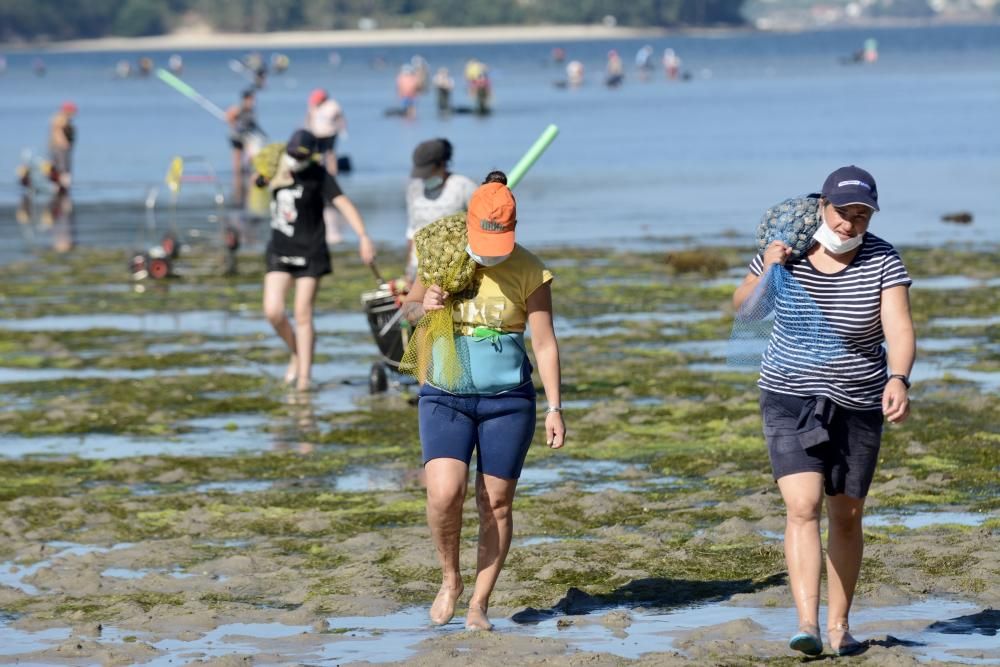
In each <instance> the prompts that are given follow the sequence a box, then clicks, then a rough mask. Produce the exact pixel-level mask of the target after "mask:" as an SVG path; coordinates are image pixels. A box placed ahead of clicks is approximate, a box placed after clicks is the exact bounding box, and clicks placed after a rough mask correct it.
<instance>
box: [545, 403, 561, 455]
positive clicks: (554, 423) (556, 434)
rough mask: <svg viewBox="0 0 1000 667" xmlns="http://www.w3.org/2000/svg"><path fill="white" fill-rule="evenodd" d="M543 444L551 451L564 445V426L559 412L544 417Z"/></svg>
mask: <svg viewBox="0 0 1000 667" xmlns="http://www.w3.org/2000/svg"><path fill="white" fill-rule="evenodd" d="M545 444H546V445H548V446H549V447H551V448H552V449H559V448H560V447H562V446H563V445H565V444H566V424H565V423H564V422H563V418H562V413H561V412H550V413H548V414H546V415H545Z"/></svg>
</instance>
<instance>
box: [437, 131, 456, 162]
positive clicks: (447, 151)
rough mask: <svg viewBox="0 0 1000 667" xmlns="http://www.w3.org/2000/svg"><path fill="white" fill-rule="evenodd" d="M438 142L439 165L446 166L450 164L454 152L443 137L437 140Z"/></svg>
mask: <svg viewBox="0 0 1000 667" xmlns="http://www.w3.org/2000/svg"><path fill="white" fill-rule="evenodd" d="M438 141H440V142H441V163H442V164H447V163H449V162H451V156H452V153H453V152H454V149H453V148H452V146H451V142H450V141H448V140H447V139H445V138H444V137H441V138H440V139H438Z"/></svg>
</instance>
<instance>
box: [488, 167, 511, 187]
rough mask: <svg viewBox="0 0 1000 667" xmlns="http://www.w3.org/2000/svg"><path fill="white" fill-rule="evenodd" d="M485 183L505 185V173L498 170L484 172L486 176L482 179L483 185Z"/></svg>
mask: <svg viewBox="0 0 1000 667" xmlns="http://www.w3.org/2000/svg"><path fill="white" fill-rule="evenodd" d="M487 183H503V184H504V185H507V174H505V173H503V172H502V171H499V170H494V171H491V172H490V173H488V174H486V178H484V179H483V185H486V184H487Z"/></svg>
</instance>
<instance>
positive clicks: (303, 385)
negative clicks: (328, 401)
mask: <svg viewBox="0 0 1000 667" xmlns="http://www.w3.org/2000/svg"><path fill="white" fill-rule="evenodd" d="M312 390H313V383H312V381H311V380H310V379H309V378H302V377H300V378H299V379H298V380H297V381H296V383H295V391H301V392H306V391H312Z"/></svg>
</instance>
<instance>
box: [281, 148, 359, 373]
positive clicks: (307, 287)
mask: <svg viewBox="0 0 1000 667" xmlns="http://www.w3.org/2000/svg"><path fill="white" fill-rule="evenodd" d="M318 151H319V142H318V141H317V140H316V137H315V136H313V135H312V134H311V133H310V132H308V131H306V130H297V131H296V132H295V134H293V135H292V137H291V139H289V140H288V144H287V145H286V148H285V154H284V155H282V156H281V157H282V160H283V163H282V165H281V167H280V168H279V169H278V172H277V173H276V174H275V176H274V177H273V178H272V179H271V181H270V182H269V183H268V187H269V189H270V190H271V241H270V243H268V244H267V250H266V252H265V262H266V265H267V273H266V274H265V275H264V314H265V315H266V316H267V319H268V321H269V322H270V323H271V326H273V327H274V330H275V331H276V332H277V333H278V336H280V337H281V340H283V341H285V345H287V346H288V349H289V351H291V353H292V358H291V360H290V361H289V362H288V370H287V371H286V372H285V382H286V383H287V384H293V383H294V384H295V386H296V388H297V389H299V390H300V391H305V390H308V389H309V388H310V375H311V373H312V357H313V348H314V345H315V340H316V337H315V332H314V331H313V320H312V318H313V305H314V304H315V302H316V292H317V291H318V289H319V281H320V278H322V277H323V276H325V275H326V274H328V273H330V272H331V271H332V269H331V266H330V251H329V250H328V249H327V245H326V240H325V238H324V236H325V226H324V224H323V207H324V206H325V205H326V204H327V203H332V204H333V205H334V206H335V207H336V208H337V210H338V211H340V212H341V213H342V214H343V216H344V218H345V219H346V220H347V223H348V224H349V225H350V226H351V228H352V229H354V231H355V233H356V234H357V235H358V239H359V246H358V252H359V253H360V255H361V260H362V261H363V262H364V263H365V264H371V263H372V262H373V261H374V260H375V246H374V245H373V244H372V242H371V239H369V238H368V235H367V234H366V233H365V225H364V222H363V221H362V219H361V215H360V214H359V213H358V210H357V209H356V208H355V207H354V204H353V203H352V202H351V200H350V199H348V198H347V195H345V194H344V193H343V192H342V191H341V189H340V186H339V185H338V184H337V180H336V178H334V176H333V175H332V174H330V172H328V171H327V170H326V169H325V168H324V167H323V166H322V165H321V164H320V163H319V162H317V158H318V156H317V153H318ZM293 282H294V284H295V327H294V328H293V327H292V325H291V323H290V322H289V321H288V316H287V314H286V313H285V297H286V296H287V295H288V290H289V289H290V288H291V286H292V283H293Z"/></svg>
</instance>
